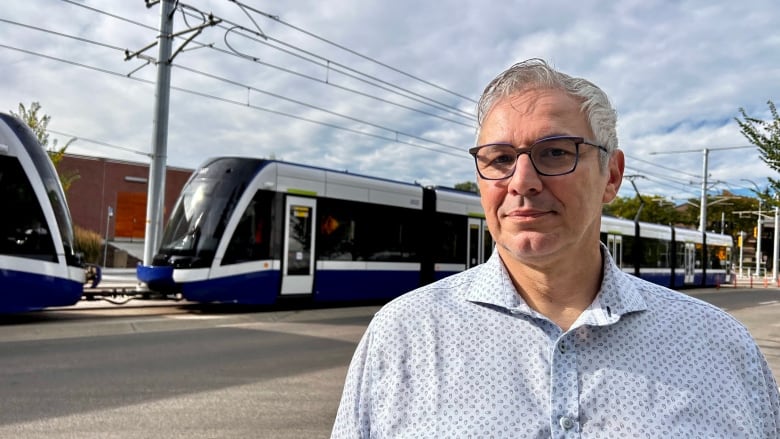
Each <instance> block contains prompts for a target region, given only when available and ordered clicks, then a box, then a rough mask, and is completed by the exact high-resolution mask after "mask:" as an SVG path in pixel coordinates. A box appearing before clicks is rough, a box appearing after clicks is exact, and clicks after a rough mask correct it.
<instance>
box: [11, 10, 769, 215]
mask: <svg viewBox="0 0 780 439" xmlns="http://www.w3.org/2000/svg"><path fill="white" fill-rule="evenodd" d="M178 5H179V8H178V9H177V13H176V14H175V16H174V18H173V23H174V32H182V34H181V37H180V38H177V39H176V40H175V41H174V43H173V50H174V51H175V52H176V54H175V58H174V59H173V67H172V69H171V80H170V83H171V90H170V99H169V106H168V109H167V111H168V132H167V146H166V152H167V156H166V158H165V160H166V164H167V165H168V166H174V167H179V168H191V169H194V168H196V167H197V166H199V165H200V164H202V163H204V162H205V161H206V160H207V159H209V158H213V157H218V156H247V157H264V158H276V159H281V160H285V161H290V162H296V163H302V164H307V165H313V166H320V167H325V168H330V169H336V170H345V171H349V172H352V173H359V174H364V175H370V176H375V177H382V178H389V179H393V180H399V181H404V182H417V183H420V184H424V185H441V186H454V185H455V184H457V183H461V182H465V181H475V179H476V177H475V174H474V164H473V159H472V158H471V156H469V155H468V153H467V150H468V148H469V147H471V146H473V145H474V138H475V132H476V131H475V117H474V113H475V107H476V101H477V100H478V98H479V95H480V94H481V92H482V90H483V89H484V87H485V85H486V84H487V83H488V82H490V80H491V79H492V78H493V77H495V76H496V75H497V74H498V73H500V72H501V71H503V70H504V69H506V68H507V67H509V66H510V65H512V64H514V63H516V62H518V61H522V60H525V59H529V58H543V59H545V60H547V61H548V62H549V63H550V64H551V65H553V66H554V67H555V68H557V69H558V70H561V71H563V72H565V73H567V74H570V75H572V76H578V77H584V78H587V79H589V80H591V81H593V82H594V83H596V84H597V85H598V86H600V87H601V88H602V89H603V90H604V91H606V93H607V94H608V95H609V96H610V99H611V100H612V103H613V105H614V106H615V108H616V110H617V112H618V138H619V144H620V148H621V149H622V150H623V151H624V152H625V154H626V176H627V177H626V178H625V179H624V182H623V186H622V188H621V191H620V193H619V195H620V196H625V197H631V196H634V193H635V192H634V185H636V188H637V190H638V191H639V192H640V193H641V194H642V195H643V196H645V195H659V196H662V197H665V198H667V199H669V200H671V201H673V202H678V203H682V202H684V200H686V199H690V198H698V197H700V196H701V190H702V177H703V175H704V169H703V163H704V150H705V149H706V150H708V151H709V152H708V154H707V179H708V187H707V191H708V194H710V195H718V194H720V193H721V192H722V191H723V190H729V191H732V192H736V193H744V194H749V191H748V189H751V188H754V187H758V188H760V189H763V188H765V187H766V186H767V184H768V183H767V177H769V176H772V177H775V178H777V175H776V173H775V171H773V170H772V169H771V168H769V167H768V166H767V165H765V164H764V163H763V162H762V161H761V160H760V158H759V153H758V150H757V149H756V148H755V147H752V146H751V145H750V143H749V142H748V141H747V139H746V138H745V137H744V136H743V135H742V134H741V133H740V130H739V126H738V125H737V123H736V121H735V117H738V116H740V113H739V109H740V108H743V109H744V110H745V111H746V113H747V114H748V115H750V116H751V117H756V118H759V119H763V120H769V119H771V114H770V113H769V106H768V105H767V102H768V101H770V100H771V101H773V102H775V103H779V104H780V31H778V28H777V23H778V22H780V7H779V6H777V3H776V1H775V0H747V1H745V2H734V1H731V0H714V1H713V0H695V1H685V0H683V1H646V0H641V1H637V0H621V1H615V2H611V1H597V0H581V1H577V2H571V1H563V0H544V1H535V0H525V1H513V0H505V1H498V0H480V1H465V0H437V1H431V2H419V1H417V0H394V1H392V2H390V1H365V0H333V1H329V2H322V1H319V0H295V1H287V2H263V1H259V0H239V1H231V0H186V1H181V2H179V3H178ZM160 11H161V6H160V4H156V5H152V6H150V7H147V6H146V5H145V4H144V2H143V1H141V0H133V1H130V0H124V1H121V2H120V1H109V0H84V1H78V0H27V1H24V2H21V1H14V2H9V3H8V4H6V5H4V7H3V8H2V9H0V111H3V112H9V111H15V112H17V111H18V106H19V104H20V103H23V104H25V105H26V106H29V105H30V104H31V103H32V102H38V103H40V104H41V112H42V113H44V114H47V115H49V116H50V117H51V121H50V123H49V127H48V128H49V132H50V146H51V144H52V143H53V141H55V140H56V141H57V143H58V145H59V146H62V145H64V144H65V143H66V142H67V141H68V140H70V139H71V138H76V140H75V141H74V142H73V143H71V144H70V146H69V147H68V149H67V151H68V152H69V153H72V154H80V155H88V156H98V157H108V158H113V159H118V160H127V161H133V162H141V163H149V162H150V160H151V159H150V154H151V152H152V151H153V140H154V139H153V138H154V136H153V125H154V120H155V117H156V108H157V106H156V99H155V92H156V86H155V84H156V81H157V67H156V65H155V63H154V61H155V60H156V59H157V56H158V48H157V46H156V45H155V46H153V47H149V48H147V46H149V45H150V44H152V43H154V42H155V41H156V40H157V35H158V33H159V26H160ZM209 14H211V15H212V16H213V17H214V18H215V20H221V21H220V22H219V23H217V24H215V25H212V26H204V27H203V28H202V31H201V32H200V33H199V34H198V35H196V36H195V37H194V38H193V39H192V41H190V42H188V43H186V42H185V39H186V38H188V37H189V36H192V35H193V33H192V32H190V33H185V32H183V31H186V30H187V29H190V28H194V27H196V26H198V25H200V24H202V23H204V21H207V20H206V19H204V17H207V16H208V15H209ZM144 48H146V50H143V49H144ZM126 51H127V52H126ZM126 53H130V54H135V53H138V56H132V57H130V59H128V60H126V59H125V58H126ZM632 181H633V185H632V184H631V182H632Z"/></svg>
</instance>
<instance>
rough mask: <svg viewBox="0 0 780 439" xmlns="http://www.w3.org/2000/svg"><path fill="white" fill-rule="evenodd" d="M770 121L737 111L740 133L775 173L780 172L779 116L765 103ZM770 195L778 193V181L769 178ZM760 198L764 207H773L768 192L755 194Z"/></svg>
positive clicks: (772, 105) (743, 110) (775, 109)
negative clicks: (770, 116) (739, 115)
mask: <svg viewBox="0 0 780 439" xmlns="http://www.w3.org/2000/svg"><path fill="white" fill-rule="evenodd" d="M767 104H768V105H769V112H770V114H771V115H772V120H769V121H765V120H761V119H758V118H755V117H751V116H749V115H748V114H747V113H746V112H745V109H744V108H740V109H739V113H740V114H741V115H742V119H741V120H740V118H739V117H736V118H735V119H736V121H737V124H739V128H740V132H741V133H742V135H744V136H745V137H746V138H747V139H748V140H749V141H750V143H752V144H753V145H756V146H757V147H758V150H759V153H760V155H761V160H762V161H763V162H764V163H766V164H767V166H769V167H770V168H772V169H773V170H775V171H780V115H778V113H777V107H775V104H774V102H772V101H771V100H770V101H767ZM769 184H770V186H771V188H772V191H771V192H772V193H775V194H777V193H780V181H778V180H776V179H774V178H771V177H770V178H769ZM756 195H758V196H759V197H761V199H762V202H763V203H764V205H765V206H774V205H775V204H776V201H775V199H774V197H771V196H769V191H766V192H765V193H764V194H756Z"/></svg>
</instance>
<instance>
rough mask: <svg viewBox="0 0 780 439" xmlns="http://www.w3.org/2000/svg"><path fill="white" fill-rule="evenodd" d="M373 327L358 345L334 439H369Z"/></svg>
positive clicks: (334, 426)
mask: <svg viewBox="0 0 780 439" xmlns="http://www.w3.org/2000/svg"><path fill="white" fill-rule="evenodd" d="M370 345H371V325H369V327H368V329H367V330H366V332H365V333H364V334H363V337H362V338H361V340H360V343H358V346H357V349H356V350H355V354H354V355H353V357H352V362H351V363H350V365H349V370H348V372H347V378H346V380H345V382H344V391H343V393H342V395H341V403H340V404H339V409H338V412H337V413H336V421H335V423H334V425H333V431H332V433H331V439H354V438H368V437H370V429H371V424H370V416H369V407H370V402H371V399H370V391H371V366H370V363H371V362H370V353H369V347H370Z"/></svg>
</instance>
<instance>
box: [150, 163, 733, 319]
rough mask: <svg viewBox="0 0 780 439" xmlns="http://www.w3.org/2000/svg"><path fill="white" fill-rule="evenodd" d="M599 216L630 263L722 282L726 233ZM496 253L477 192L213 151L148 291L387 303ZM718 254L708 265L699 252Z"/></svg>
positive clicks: (648, 274)
mask: <svg viewBox="0 0 780 439" xmlns="http://www.w3.org/2000/svg"><path fill="white" fill-rule="evenodd" d="M706 236H707V238H706V240H707V242H706V246H705V242H704V240H705V238H704V236H703V235H702V234H701V233H699V232H696V231H686V230H680V229H675V228H672V227H669V226H659V225H653V224H643V223H638V225H637V224H635V223H634V222H633V221H627V220H621V219H615V218H608V217H605V218H604V220H603V224H602V240H603V242H604V243H605V244H608V247H609V249H610V252H611V253H612V254H613V255H614V257H615V259H616V261H617V263H618V264H620V265H621V267H623V269H624V270H626V271H631V272H635V273H636V274H637V275H638V276H641V277H644V278H647V279H648V280H650V281H653V282H656V283H659V284H663V285H667V286H671V287H683V286H694V285H713V284H715V283H718V282H726V281H727V280H728V278H727V276H728V270H729V267H730V255H731V247H732V244H731V238H730V237H727V236H723V235H713V234H707V235H706ZM492 249H493V242H492V239H491V236H490V234H489V232H488V229H487V226H486V223H485V216H484V213H483V211H482V207H481V205H480V201H479V196H478V195H477V194H474V193H470V192H463V191H456V190H453V189H446V188H441V187H422V186H420V185H417V184H408V183H401V182H397V181H391V180H385V179H379V178H372V177H367V176H361V175H356V174H352V173H348V172H339V171H333V170H328V169H322V168H317V167H311V166H303V165H298V164H292V163H286V162H281V161H275V160H262V159H252V158H236V157H220V158H216V159H212V160H210V161H207V162H206V163H205V164H204V165H202V166H201V167H199V168H198V169H197V170H196V171H195V172H194V173H193V175H192V176H191V177H190V179H189V181H188V182H187V183H186V185H185V186H184V188H183V189H182V192H181V195H180V197H179V199H178V201H177V203H176V206H175V207H174V210H173V211H172V213H171V216H170V219H169V221H168V223H167V225H166V228H165V230H164V232H163V237H162V242H161V245H160V248H159V250H158V252H157V254H156V255H155V256H154V258H153V261H152V264H151V265H139V266H138V267H137V276H138V279H139V280H140V281H141V282H144V283H145V284H146V285H147V287H148V288H149V289H151V290H153V291H156V292H160V293H163V294H175V295H181V296H182V297H183V298H185V299H186V300H189V301H195V302H226V303H239V304H271V303H274V302H276V301H278V300H279V299H280V298H284V297H293V296H294V297H308V298H311V299H312V300H314V301H351V300H367V299H387V298H392V297H395V296H398V295H400V294H402V293H404V292H406V291H409V290H411V289H414V288H416V287H418V286H420V285H423V284H426V283H428V282H432V281H434V280H437V279H441V278H443V277H445V276H449V275H451V274H454V273H457V272H459V271H462V270H465V269H467V268H469V267H472V266H475V265H477V264H480V263H482V262H483V261H484V260H486V259H487V258H488V257H489V256H490V254H491V252H492ZM709 253H712V254H713V258H715V257H717V258H718V259H717V261H715V260H714V259H708V260H707V262H706V263H703V262H702V260H703V258H702V255H705V254H709Z"/></svg>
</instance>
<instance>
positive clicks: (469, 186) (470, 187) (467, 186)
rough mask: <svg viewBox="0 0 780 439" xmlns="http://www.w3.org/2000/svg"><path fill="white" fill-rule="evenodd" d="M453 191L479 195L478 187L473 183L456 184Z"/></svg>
mask: <svg viewBox="0 0 780 439" xmlns="http://www.w3.org/2000/svg"><path fill="white" fill-rule="evenodd" d="M455 189H457V190H459V191H465V192H474V193H477V194H478V193H479V186H478V185H477V183H475V182H473V181H464V182H463V183H457V184H456V185H455Z"/></svg>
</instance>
